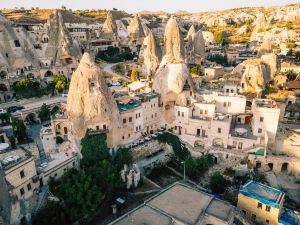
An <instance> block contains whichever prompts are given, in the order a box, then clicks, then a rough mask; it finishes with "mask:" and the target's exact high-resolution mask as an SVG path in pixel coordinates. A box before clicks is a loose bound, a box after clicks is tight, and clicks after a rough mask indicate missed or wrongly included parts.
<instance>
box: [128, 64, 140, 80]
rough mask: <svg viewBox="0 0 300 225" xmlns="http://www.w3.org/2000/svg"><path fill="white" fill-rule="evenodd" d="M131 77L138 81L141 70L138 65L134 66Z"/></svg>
mask: <svg viewBox="0 0 300 225" xmlns="http://www.w3.org/2000/svg"><path fill="white" fill-rule="evenodd" d="M130 78H131V80H132V81H137V80H138V79H139V70H138V68H137V67H133V68H132V70H131V75H130Z"/></svg>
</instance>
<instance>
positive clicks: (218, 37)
mask: <svg viewBox="0 0 300 225" xmlns="http://www.w3.org/2000/svg"><path fill="white" fill-rule="evenodd" d="M214 37H215V41H216V43H217V44H219V45H223V43H224V37H223V34H222V33H220V32H215V33H214Z"/></svg>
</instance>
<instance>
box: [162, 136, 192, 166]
mask: <svg viewBox="0 0 300 225" xmlns="http://www.w3.org/2000/svg"><path fill="white" fill-rule="evenodd" d="M157 140H158V141H159V142H160V143H168V144H169V145H171V146H172V148H173V151H174V154H175V156H176V157H177V158H178V159H179V160H181V161H182V160H184V159H185V157H187V156H189V155H190V152H189V151H188V149H187V148H186V146H185V145H184V144H182V143H181V141H180V139H179V138H178V137H177V136H176V135H174V134H171V133H169V132H166V133H164V134H161V135H159V136H158V137H157Z"/></svg>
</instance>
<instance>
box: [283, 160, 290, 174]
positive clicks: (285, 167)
mask: <svg viewBox="0 0 300 225" xmlns="http://www.w3.org/2000/svg"><path fill="white" fill-rule="evenodd" d="M288 167H289V164H288V163H286V162H285V163H282V165H281V172H282V173H286V172H287V171H288Z"/></svg>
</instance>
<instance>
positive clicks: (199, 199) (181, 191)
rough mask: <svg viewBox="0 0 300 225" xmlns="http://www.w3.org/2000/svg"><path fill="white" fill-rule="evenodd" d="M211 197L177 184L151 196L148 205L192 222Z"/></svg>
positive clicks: (184, 220)
mask: <svg viewBox="0 0 300 225" xmlns="http://www.w3.org/2000/svg"><path fill="white" fill-rule="evenodd" d="M212 198H213V197H212V196H210V195H209V194H206V193H204V192H200V191H197V190H194V189H192V188H188V187H186V186H183V185H181V184H177V185H175V186H173V187H171V188H170V189H167V190H166V191H165V192H163V193H161V194H160V195H158V196H157V197H155V198H153V199H152V200H151V201H150V202H149V205H150V206H153V207H156V208H159V209H160V210H161V211H163V212H165V213H167V214H169V215H171V216H172V217H174V218H177V219H179V220H180V221H183V222H185V223H187V224H194V223H196V221H197V219H198V217H199V216H200V214H201V213H202V212H204V211H205V209H206V207H207V206H208V204H209V202H210V201H211V199H212Z"/></svg>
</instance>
